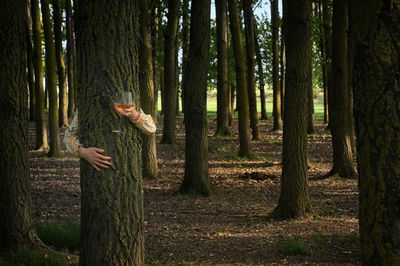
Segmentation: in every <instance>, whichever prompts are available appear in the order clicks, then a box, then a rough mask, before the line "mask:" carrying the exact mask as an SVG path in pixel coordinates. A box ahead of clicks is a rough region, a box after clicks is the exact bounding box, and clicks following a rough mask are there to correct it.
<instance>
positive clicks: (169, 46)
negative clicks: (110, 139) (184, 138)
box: [161, 0, 179, 144]
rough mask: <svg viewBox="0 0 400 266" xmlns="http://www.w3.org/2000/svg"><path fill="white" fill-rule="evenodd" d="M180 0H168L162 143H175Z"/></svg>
mask: <svg viewBox="0 0 400 266" xmlns="http://www.w3.org/2000/svg"><path fill="white" fill-rule="evenodd" d="M178 18H179V0H168V23H167V29H166V31H165V35H164V40H165V41H164V88H163V89H164V103H165V105H163V112H164V128H163V137H162V140H161V143H162V144H175V127H176V105H177V102H176V93H177V90H176V70H175V69H176V63H175V59H176V58H175V53H176V38H177V36H176V31H177V27H178Z"/></svg>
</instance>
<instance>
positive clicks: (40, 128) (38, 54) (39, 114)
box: [31, 0, 49, 151]
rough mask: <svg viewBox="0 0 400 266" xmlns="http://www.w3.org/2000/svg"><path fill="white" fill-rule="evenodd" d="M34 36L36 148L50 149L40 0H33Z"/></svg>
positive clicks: (40, 149) (41, 149)
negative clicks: (46, 115)
mask: <svg viewBox="0 0 400 266" xmlns="http://www.w3.org/2000/svg"><path fill="white" fill-rule="evenodd" d="M31 14H32V33H33V34H32V36H33V58H32V59H33V67H34V69H35V103H36V108H35V110H36V115H35V119H36V146H35V148H36V150H39V151H46V150H48V149H49V144H48V142H47V129H46V124H45V113H44V88H43V65H42V27H41V24H40V9H39V1H38V0H31Z"/></svg>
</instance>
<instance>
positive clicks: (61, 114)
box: [53, 0, 68, 127]
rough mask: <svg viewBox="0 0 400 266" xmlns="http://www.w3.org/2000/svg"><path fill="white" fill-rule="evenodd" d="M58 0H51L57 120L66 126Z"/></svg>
mask: <svg viewBox="0 0 400 266" xmlns="http://www.w3.org/2000/svg"><path fill="white" fill-rule="evenodd" d="M59 1H60V0H53V19H54V43H55V51H56V62H57V77H58V99H59V100H58V103H59V108H58V122H59V126H60V127H68V103H67V80H66V75H65V64H64V58H63V47H62V37H61V20H62V19H61V14H60V3H59Z"/></svg>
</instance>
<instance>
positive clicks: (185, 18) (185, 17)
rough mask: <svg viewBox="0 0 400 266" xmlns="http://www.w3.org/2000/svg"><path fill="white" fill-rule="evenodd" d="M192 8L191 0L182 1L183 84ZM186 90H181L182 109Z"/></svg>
mask: <svg viewBox="0 0 400 266" xmlns="http://www.w3.org/2000/svg"><path fill="white" fill-rule="evenodd" d="M189 13H190V9H189V0H183V1H182V30H181V40H182V84H183V83H184V82H185V81H184V80H185V78H186V65H187V57H188V53H189V25H190V14H189ZM184 94H185V91H184V90H183V86H182V90H181V99H182V111H183V112H184V109H185V100H184V99H185V97H184ZM177 109H179V108H177Z"/></svg>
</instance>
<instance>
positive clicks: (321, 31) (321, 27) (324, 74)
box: [318, 0, 329, 123]
mask: <svg viewBox="0 0 400 266" xmlns="http://www.w3.org/2000/svg"><path fill="white" fill-rule="evenodd" d="M322 1H323V0H318V17H319V18H318V19H319V35H320V39H319V50H320V54H321V61H322V63H321V71H322V84H323V88H324V89H323V92H324V123H328V121H329V118H328V102H327V101H325V98H327V97H325V95H328V66H327V61H326V47H325V34H324V24H323V23H324V20H323V17H322V13H323V12H322V8H323V7H322Z"/></svg>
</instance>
